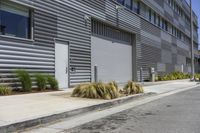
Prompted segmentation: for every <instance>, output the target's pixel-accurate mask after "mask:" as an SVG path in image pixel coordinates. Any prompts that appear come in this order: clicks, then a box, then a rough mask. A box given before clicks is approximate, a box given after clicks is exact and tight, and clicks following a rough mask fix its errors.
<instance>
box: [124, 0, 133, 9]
mask: <svg viewBox="0 0 200 133" xmlns="http://www.w3.org/2000/svg"><path fill="white" fill-rule="evenodd" d="M124 6H126V7H127V8H128V9H132V0H125V1H124Z"/></svg>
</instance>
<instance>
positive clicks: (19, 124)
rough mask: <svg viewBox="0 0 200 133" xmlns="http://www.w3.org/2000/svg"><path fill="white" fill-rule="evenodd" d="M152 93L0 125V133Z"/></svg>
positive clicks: (33, 125) (109, 105)
mask: <svg viewBox="0 0 200 133" xmlns="http://www.w3.org/2000/svg"><path fill="white" fill-rule="evenodd" d="M154 94H155V93H151V92H150V93H143V94H136V95H132V96H127V97H122V98H119V99H114V100H110V101H108V102H105V103H101V104H97V105H92V106H88V107H84V108H80V109H75V110H71V111H66V112H61V113H56V114H52V115H49V116H43V117H39V118H35V119H31V120H25V121H21V122H16V123H13V124H8V125H4V126H0V133H9V132H15V131H19V130H24V129H27V128H31V127H35V126H39V125H42V124H47V123H51V122H55V121H58V120H62V119H65V118H69V117H73V116H76V115H80V114H84V113H87V112H90V111H97V110H103V109H106V108H111V107H113V106H117V105H121V104H123V103H126V102H130V101H132V100H134V99H138V98H141V97H145V96H150V95H154Z"/></svg>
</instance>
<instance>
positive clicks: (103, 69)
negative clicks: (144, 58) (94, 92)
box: [91, 36, 133, 84]
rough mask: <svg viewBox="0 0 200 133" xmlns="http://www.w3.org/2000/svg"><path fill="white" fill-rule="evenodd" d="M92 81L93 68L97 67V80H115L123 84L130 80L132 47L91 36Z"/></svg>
mask: <svg viewBox="0 0 200 133" xmlns="http://www.w3.org/2000/svg"><path fill="white" fill-rule="evenodd" d="M91 41H92V47H91V49H92V50H91V53H92V80H93V81H94V66H97V75H98V76H97V79H98V80H99V81H104V82H109V81H112V80H115V81H116V82H118V83H122V84H123V83H125V82H127V81H129V80H132V76H133V73H132V66H133V65H132V45H131V44H128V43H127V44H126V43H123V42H119V41H118V42H117V41H115V42H113V41H110V40H106V39H104V38H99V37H95V36H92V38H91Z"/></svg>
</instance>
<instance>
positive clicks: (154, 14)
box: [153, 12, 157, 24]
mask: <svg viewBox="0 0 200 133" xmlns="http://www.w3.org/2000/svg"><path fill="white" fill-rule="evenodd" d="M153 16H154V20H153V21H154V24H156V17H157V15H156V13H155V12H154V13H153Z"/></svg>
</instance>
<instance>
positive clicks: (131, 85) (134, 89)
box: [123, 81, 144, 95]
mask: <svg viewBox="0 0 200 133" xmlns="http://www.w3.org/2000/svg"><path fill="white" fill-rule="evenodd" d="M123 93H124V94H126V95H132V94H138V93H144V89H143V87H142V86H141V85H139V84H136V83H135V82H133V81H129V82H128V83H127V84H126V85H125V87H124V88H123Z"/></svg>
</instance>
